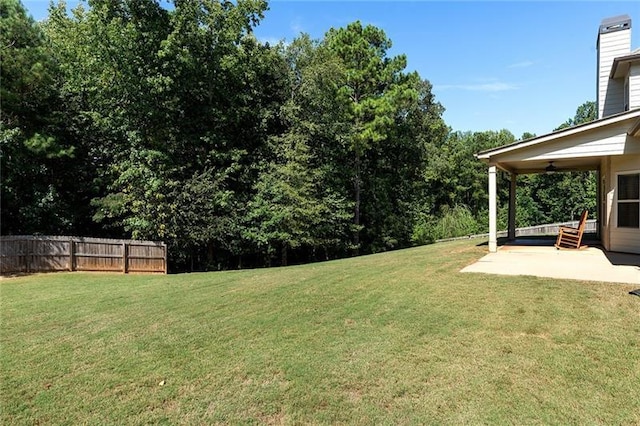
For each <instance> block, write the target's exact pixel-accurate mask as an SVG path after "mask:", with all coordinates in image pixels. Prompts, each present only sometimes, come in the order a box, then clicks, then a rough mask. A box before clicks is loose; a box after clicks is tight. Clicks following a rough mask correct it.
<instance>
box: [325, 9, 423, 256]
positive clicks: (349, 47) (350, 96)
mask: <svg viewBox="0 0 640 426" xmlns="http://www.w3.org/2000/svg"><path fill="white" fill-rule="evenodd" d="M325 41H326V43H327V46H328V47H329V49H330V50H332V51H333V52H335V54H336V55H337V56H338V57H339V58H340V60H341V61H342V63H343V66H344V80H343V81H342V82H341V85H340V86H341V87H340V88H341V91H340V93H341V95H342V96H345V97H346V99H347V100H348V103H349V106H350V107H349V114H350V116H349V118H350V122H351V124H352V128H351V129H350V131H349V133H348V135H347V138H348V141H349V148H350V150H351V152H352V153H353V193H354V204H355V205H354V209H355V211H354V224H355V225H356V227H360V226H361V223H360V222H361V220H360V219H361V204H362V199H361V198H362V186H363V178H364V176H365V173H364V172H363V159H365V156H366V154H367V152H368V151H369V150H370V149H371V148H372V147H373V146H375V145H376V144H378V143H381V142H382V141H385V140H386V139H387V138H388V136H389V132H390V129H391V128H392V126H393V124H394V117H395V115H396V113H397V112H398V110H399V105H400V104H401V103H402V101H404V100H406V99H411V98H416V97H417V93H416V91H415V90H414V89H413V87H411V86H410V85H408V84H407V78H406V76H405V75H404V74H403V73H402V71H403V70H404V68H405V67H406V57H405V56H404V55H399V56H396V57H393V58H389V57H387V51H388V50H389V49H390V48H391V40H389V39H388V38H387V36H386V35H385V33H384V31H382V30H381V29H379V28H376V27H374V26H372V25H367V26H364V27H363V26H362V24H361V23H360V22H359V21H356V22H353V23H351V24H349V25H347V27H345V28H339V29H331V30H329V32H328V33H327V34H326V36H325ZM354 243H355V244H356V246H358V245H359V244H360V232H359V231H356V233H355V236H354Z"/></svg>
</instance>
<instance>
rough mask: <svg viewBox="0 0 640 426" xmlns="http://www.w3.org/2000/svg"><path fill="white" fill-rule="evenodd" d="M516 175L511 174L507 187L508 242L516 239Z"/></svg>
mask: <svg viewBox="0 0 640 426" xmlns="http://www.w3.org/2000/svg"><path fill="white" fill-rule="evenodd" d="M517 176H518V175H516V174H515V173H511V182H510V185H509V240H515V239H516V177H517Z"/></svg>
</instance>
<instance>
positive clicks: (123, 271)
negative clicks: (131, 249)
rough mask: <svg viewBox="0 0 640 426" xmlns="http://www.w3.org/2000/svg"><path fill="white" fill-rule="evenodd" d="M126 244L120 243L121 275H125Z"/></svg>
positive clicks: (126, 260)
mask: <svg viewBox="0 0 640 426" xmlns="http://www.w3.org/2000/svg"><path fill="white" fill-rule="evenodd" d="M128 261H129V260H128V259H127V243H122V273H123V274H126V273H127V262H128Z"/></svg>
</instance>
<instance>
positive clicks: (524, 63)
mask: <svg viewBox="0 0 640 426" xmlns="http://www.w3.org/2000/svg"><path fill="white" fill-rule="evenodd" d="M533 64H534V62H533V61H522V62H516V63H514V64H511V65H508V66H507V68H527V67H530V66H531V65H533Z"/></svg>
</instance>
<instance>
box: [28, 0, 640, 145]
mask: <svg viewBox="0 0 640 426" xmlns="http://www.w3.org/2000/svg"><path fill="white" fill-rule="evenodd" d="M23 3H24V5H25V7H26V8H27V9H28V10H29V12H30V13H31V14H32V15H33V16H34V18H36V19H42V18H44V17H45V16H46V9H47V7H48V4H49V2H48V1H41V0H23ZM67 3H68V4H70V5H72V4H74V3H76V2H75V1H68V2H67ZM621 14H628V15H630V16H631V19H632V21H633V23H632V29H631V31H632V48H633V49H635V48H640V1H624V2H596V1H582V2H578V1H570V2H550V1H535V2H523V1H510V2H508V1H496V2H482V1H449V2H445V1H417V0H414V1H395V2H391V1H353V2H344V1H302V0H299V1H291V0H288V1H285V0H273V1H271V2H270V3H269V10H268V11H267V12H266V13H265V18H264V20H263V21H262V22H261V23H260V25H259V26H258V27H257V28H256V29H255V34H256V36H257V37H258V38H259V39H261V40H263V41H270V42H277V41H279V40H285V41H291V40H292V39H293V38H295V37H296V36H297V35H299V34H300V33H301V32H305V33H308V34H310V35H311V36H312V37H313V38H321V37H322V36H323V35H324V33H325V32H326V31H327V30H328V29H329V28H331V27H342V26H346V25H347V24H348V23H350V22H353V21H355V20H360V21H361V22H363V23H364V24H372V25H375V26H377V27H380V28H382V29H383V30H384V31H385V32H386V34H387V36H388V37H389V38H390V39H391V40H392V41H393V47H392V49H391V51H390V54H391V55H397V54H406V55H407V59H408V67H407V70H408V71H414V70H415V71H418V73H419V74H420V75H421V76H422V78H425V79H427V80H429V81H430V82H431V83H432V84H433V92H434V93H435V95H436V99H437V100H438V101H439V102H440V103H441V104H442V105H443V106H444V107H445V109H446V111H445V114H444V119H445V121H446V122H447V124H448V125H449V126H451V127H452V128H453V129H454V130H463V131H464V130H473V131H482V130H500V129H508V130H510V131H511V132H512V133H514V134H515V135H516V136H517V137H519V136H521V135H522V133H523V132H532V133H536V134H538V135H540V134H544V133H548V132H550V131H552V130H553V129H554V128H555V127H557V126H558V125H560V124H561V123H562V122H564V121H565V120H566V119H567V118H570V117H572V116H573V115H574V113H575V110H576V108H577V107H578V106H579V105H580V104H582V103H583V102H585V101H588V100H595V90H596V89H595V78H596V38H597V31H598V26H599V24H600V21H601V20H602V19H603V18H606V17H611V16H615V15H621Z"/></svg>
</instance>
